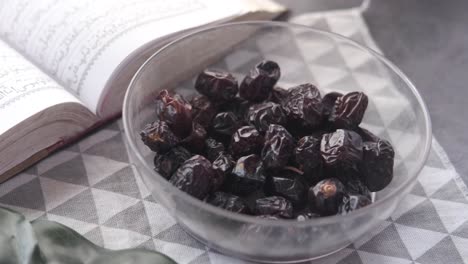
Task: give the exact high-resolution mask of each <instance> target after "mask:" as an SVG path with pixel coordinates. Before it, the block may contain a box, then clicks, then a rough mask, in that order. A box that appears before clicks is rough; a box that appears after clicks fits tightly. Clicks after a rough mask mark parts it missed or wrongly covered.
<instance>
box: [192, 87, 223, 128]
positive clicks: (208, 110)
mask: <svg viewBox="0 0 468 264" xmlns="http://www.w3.org/2000/svg"><path fill="white" fill-rule="evenodd" d="M190 104H191V105H192V116H193V121H194V122H196V123H199V124H200V125H202V126H203V127H204V128H205V129H207V128H209V127H210V126H211V121H212V120H213V117H214V116H215V115H216V113H217V109H216V107H215V106H214V104H213V103H211V101H210V100H209V99H208V97H206V96H203V95H198V96H195V97H194V98H193V99H192V100H191V101H190Z"/></svg>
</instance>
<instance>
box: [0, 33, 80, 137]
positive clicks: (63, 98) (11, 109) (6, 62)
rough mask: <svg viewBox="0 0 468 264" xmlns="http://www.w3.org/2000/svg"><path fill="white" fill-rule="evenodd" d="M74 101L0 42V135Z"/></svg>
mask: <svg viewBox="0 0 468 264" xmlns="http://www.w3.org/2000/svg"><path fill="white" fill-rule="evenodd" d="M68 102H75V103H78V102H79V101H78V99H77V98H76V97H75V96H73V95H72V94H70V93H69V92H67V91H66V90H65V89H64V88H63V87H61V86H60V85H59V84H57V83H56V82H55V81H54V80H53V79H51V78H50V77H49V76H47V75H46V74H44V73H42V72H41V71H40V70H39V69H38V68H36V67H35V66H34V65H33V64H31V63H30V62H29V61H27V60H26V59H25V58H24V57H23V56H21V54H19V53H18V52H16V51H15V50H14V49H13V48H11V47H9V46H8V45H7V44H6V43H5V42H2V41H0V120H1V122H0V135H1V134H3V133H4V132H6V131H7V130H9V129H10V128H13V127H14V126H16V125H17V124H18V123H20V122H22V121H24V120H26V119H27V118H29V117H31V116H33V115H34V114H36V113H39V112H41V111H43V110H45V109H47V108H49V107H51V106H54V105H57V104H61V103H68Z"/></svg>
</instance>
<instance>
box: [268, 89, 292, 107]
mask: <svg viewBox="0 0 468 264" xmlns="http://www.w3.org/2000/svg"><path fill="white" fill-rule="evenodd" d="M287 95H288V90H286V89H284V88H281V87H279V86H275V87H273V89H272V90H271V94H270V101H272V102H273V103H277V104H280V105H281V103H282V102H283V100H284V98H286V96H287Z"/></svg>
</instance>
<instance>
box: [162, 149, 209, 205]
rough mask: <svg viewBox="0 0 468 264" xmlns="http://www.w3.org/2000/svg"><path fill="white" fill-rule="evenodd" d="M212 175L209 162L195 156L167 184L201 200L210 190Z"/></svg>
mask: <svg viewBox="0 0 468 264" xmlns="http://www.w3.org/2000/svg"><path fill="white" fill-rule="evenodd" d="M214 173H215V172H214V171H213V168H212V167H211V162H210V161H209V160H207V159H206V158H204V157H203V156H200V155H195V156H193V157H192V158H190V159H188V160H186V161H185V162H184V163H183V164H182V165H181V166H180V167H179V168H178V169H177V171H176V172H175V173H174V174H173V175H172V177H171V179H170V180H169V182H170V183H172V185H174V186H175V187H176V188H178V189H179V190H181V191H184V192H186V193H188V194H190V195H192V196H193V197H195V198H197V199H200V200H203V199H204V198H205V197H206V195H207V194H208V192H209V191H210V190H211V182H212V179H213V177H215V176H214Z"/></svg>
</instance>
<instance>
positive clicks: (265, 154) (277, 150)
mask: <svg viewBox="0 0 468 264" xmlns="http://www.w3.org/2000/svg"><path fill="white" fill-rule="evenodd" d="M294 144H295V143H294V139H293V137H292V136H291V134H289V132H288V131H287V130H286V129H285V128H284V127H282V126H280V125H270V126H269V127H268V131H267V132H266V135H265V145H264V146H263V149H262V160H263V164H264V165H265V167H266V168H269V169H273V168H279V167H284V166H285V165H286V164H287V163H288V161H289V158H290V157H291V156H292V155H293V151H294Z"/></svg>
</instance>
